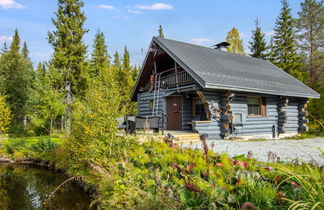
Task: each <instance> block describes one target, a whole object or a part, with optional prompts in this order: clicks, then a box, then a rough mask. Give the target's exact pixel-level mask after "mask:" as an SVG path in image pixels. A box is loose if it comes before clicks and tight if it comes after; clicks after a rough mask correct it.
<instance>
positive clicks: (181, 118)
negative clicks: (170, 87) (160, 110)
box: [166, 95, 183, 130]
mask: <svg viewBox="0 0 324 210" xmlns="http://www.w3.org/2000/svg"><path fill="white" fill-rule="evenodd" d="M172 97H173V98H175V97H179V98H180V103H181V109H180V115H181V117H180V124H181V125H180V130H183V96H182V95H171V96H168V97H166V112H167V117H168V118H167V119H168V120H167V125H166V127H167V130H171V129H169V119H170V117H169V113H168V110H169V107H168V106H169V101H168V100H169V99H170V98H172Z"/></svg>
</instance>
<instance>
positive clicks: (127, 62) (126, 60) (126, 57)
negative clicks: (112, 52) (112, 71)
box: [123, 46, 130, 71]
mask: <svg viewBox="0 0 324 210" xmlns="http://www.w3.org/2000/svg"><path fill="white" fill-rule="evenodd" d="M123 68H124V69H125V70H126V71H129V70H130V58H129V51H128V49H127V47H126V46H125V48H124V55H123Z"/></svg>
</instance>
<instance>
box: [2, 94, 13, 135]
mask: <svg viewBox="0 0 324 210" xmlns="http://www.w3.org/2000/svg"><path fill="white" fill-rule="evenodd" d="M10 115H11V111H10V108H9V106H8V104H7V103H6V100H5V96H3V95H0V140H1V136H2V135H3V134H5V133H6V132H7V131H8V128H9V124H10V120H11V117H10Z"/></svg>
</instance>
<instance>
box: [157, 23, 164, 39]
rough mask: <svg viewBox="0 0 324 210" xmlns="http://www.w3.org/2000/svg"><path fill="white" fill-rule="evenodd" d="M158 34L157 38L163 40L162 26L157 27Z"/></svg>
mask: <svg viewBox="0 0 324 210" xmlns="http://www.w3.org/2000/svg"><path fill="white" fill-rule="evenodd" d="M158 33H159V37H161V38H164V33H163V28H162V25H159V30H158Z"/></svg>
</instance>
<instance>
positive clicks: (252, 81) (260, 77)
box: [153, 37, 320, 98]
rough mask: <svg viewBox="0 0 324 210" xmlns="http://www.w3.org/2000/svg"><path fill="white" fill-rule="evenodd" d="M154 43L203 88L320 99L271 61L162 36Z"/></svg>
mask: <svg viewBox="0 0 324 210" xmlns="http://www.w3.org/2000/svg"><path fill="white" fill-rule="evenodd" d="M153 41H155V42H156V43H157V44H158V45H159V46H160V47H161V48H162V49H163V50H165V51H166V52H167V53H168V54H169V55H170V56H171V57H172V58H173V59H175V60H176V61H177V62H178V64H179V65H181V66H182V68H184V69H185V70H187V71H188V72H189V73H190V74H191V75H192V76H193V77H194V78H195V79H196V80H197V82H198V83H199V84H200V85H201V86H202V87H203V88H208V89H227V90H237V91H249V92H258V93H266V94H273V95H283V96H296V97H309V98H319V97H320V95H319V94H318V93H317V92H315V91H314V90H312V89H311V88H309V87H308V86H306V85H304V84H303V83H302V82H300V81H298V80H297V79H295V78H294V77H292V76H291V75H289V74H288V73H286V72H284V71H283V70H281V69H279V68H278V67H276V66H275V65H273V64H272V63H270V62H268V61H265V60H262V59H257V58H253V57H249V56H244V55H238V54H233V53H229V52H223V51H220V50H215V49H212V48H208V47H203V46H198V45H194V44H189V43H184V42H179V41H174V40H170V39H164V38H160V37H154V38H153Z"/></svg>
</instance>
